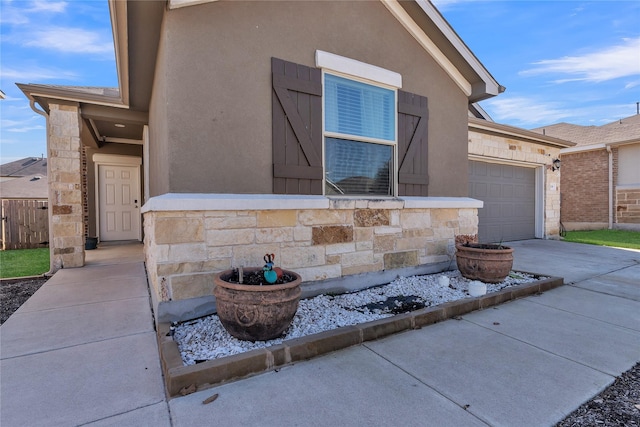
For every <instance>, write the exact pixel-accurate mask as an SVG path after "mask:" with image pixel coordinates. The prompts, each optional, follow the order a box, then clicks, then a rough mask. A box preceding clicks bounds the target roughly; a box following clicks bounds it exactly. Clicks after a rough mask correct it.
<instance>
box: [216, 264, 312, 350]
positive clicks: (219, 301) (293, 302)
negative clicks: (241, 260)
mask: <svg viewBox="0 0 640 427" xmlns="http://www.w3.org/2000/svg"><path fill="white" fill-rule="evenodd" d="M256 270H262V269H261V268H246V267H245V269H244V271H245V272H246V273H247V274H248V273H250V272H253V271H256ZM284 273H285V274H288V275H291V276H293V277H295V280H293V281H291V282H288V283H284V284H281V285H264V286H255V285H240V284H237V283H229V282H227V281H226V280H227V279H228V278H229V277H231V275H232V270H226V271H223V272H221V273H218V274H216V275H215V277H214V283H215V287H214V288H213V295H215V297H216V307H217V311H218V317H219V318H220V322H222V326H224V328H225V329H226V330H227V332H229V333H230V334H231V335H232V336H234V337H236V338H238V339H241V340H245V341H266V340H270V339H274V338H278V337H279V336H280V335H282V333H283V332H284V331H285V330H286V329H287V328H288V327H289V325H290V324H291V322H292V321H293V317H294V316H295V314H296V311H297V310H298V301H299V300H300V294H301V293H302V291H301V290H300V282H301V281H302V279H301V277H300V275H299V274H297V273H294V272H292V271H287V270H284Z"/></svg>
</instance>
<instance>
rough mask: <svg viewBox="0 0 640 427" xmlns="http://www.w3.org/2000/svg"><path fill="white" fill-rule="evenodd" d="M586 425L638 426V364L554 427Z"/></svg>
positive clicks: (639, 375)
mask: <svg viewBox="0 0 640 427" xmlns="http://www.w3.org/2000/svg"><path fill="white" fill-rule="evenodd" d="M587 426H589V427H591V426H602V427H622V426H625V427H635V426H640V363H637V364H636V365H635V366H634V367H633V368H631V369H630V370H628V371H627V372H625V373H624V374H622V375H620V376H619V377H618V378H616V380H615V381H614V382H613V384H611V385H610V386H609V387H607V388H606V389H605V390H604V391H603V392H602V393H600V394H599V395H597V396H596V397H594V398H593V399H591V400H590V401H588V402H587V403H585V404H583V405H582V406H580V407H579V408H578V409H576V410H575V411H573V412H572V413H571V414H570V415H569V416H568V417H567V418H565V419H564V420H562V421H561V422H559V423H558V424H556V427H587Z"/></svg>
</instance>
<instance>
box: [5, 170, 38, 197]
mask: <svg viewBox="0 0 640 427" xmlns="http://www.w3.org/2000/svg"><path fill="white" fill-rule="evenodd" d="M0 197H2V198H3V199H47V198H48V197H49V183H48V182H47V176H46V175H29V176H23V177H20V178H16V179H12V180H10V181H2V182H0Z"/></svg>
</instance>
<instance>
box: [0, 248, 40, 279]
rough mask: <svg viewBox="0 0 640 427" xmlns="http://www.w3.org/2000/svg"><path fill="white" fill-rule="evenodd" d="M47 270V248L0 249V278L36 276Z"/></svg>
mask: <svg viewBox="0 0 640 427" xmlns="http://www.w3.org/2000/svg"><path fill="white" fill-rule="evenodd" d="M47 271H49V248H37V249H16V250H11V251H0V278H2V279H6V278H7V277H26V276H37V275H40V274H44V273H46V272H47Z"/></svg>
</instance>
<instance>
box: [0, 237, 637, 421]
mask: <svg viewBox="0 0 640 427" xmlns="http://www.w3.org/2000/svg"><path fill="white" fill-rule="evenodd" d="M510 245H511V246H513V247H515V249H516V250H515V258H516V259H515V265H514V268H515V269H519V270H525V271H531V272H538V273H544V274H550V275H556V276H561V277H565V282H566V283H570V284H571V285H570V286H563V287H561V288H558V289H556V290H553V291H549V292H546V293H544V294H543V295H539V296H532V297H528V298H525V299H521V300H517V301H514V302H511V303H507V304H503V305H501V306H498V307H495V308H493V309H488V310H484V311H477V312H474V313H471V314H468V315H465V316H464V317H463V318H462V319H461V320H449V321H445V322H442V323H438V324H435V325H432V326H429V327H425V328H423V329H421V330H416V331H410V332H406V333H402V334H398V335H394V336H390V337H388V338H385V339H382V340H379V341H374V342H369V343H367V344H365V345H361V346H357V347H352V348H349V349H346V350H343V351H339V352H336V353H332V354H329V355H327V356H324V357H320V358H317V359H314V360H310V361H307V362H303V363H298V364H295V365H292V366H288V367H286V368H283V369H281V370H279V371H278V372H269V373H266V374H262V375H258V376H255V377H252V378H248V379H245V380H242V381H237V382H233V383H229V384H226V385H222V386H218V387H215V388H211V389H208V390H204V391H201V392H197V393H194V394H191V395H189V396H185V397H180V398H176V399H172V400H170V401H169V402H168V403H167V402H166V401H165V396H164V392H163V385H162V378H161V373H160V367H159V362H158V355H157V346H156V343H155V336H154V331H153V324H152V319H151V311H150V308H149V302H148V292H147V289H146V280H145V275H144V267H143V264H142V258H141V247H140V246H139V245H137V246H133V247H128V246H127V247H125V246H123V247H101V248H99V249H98V250H96V251H90V252H87V259H88V260H89V263H88V265H87V266H86V267H84V268H82V269H69V270H62V271H60V272H58V273H57V274H56V275H55V276H54V277H53V278H52V279H51V280H49V281H48V282H47V283H46V284H45V285H44V286H43V287H42V288H41V289H40V290H39V291H38V292H36V294H35V295H34V296H33V297H32V298H31V299H30V300H29V301H28V302H27V303H26V304H25V305H23V306H22V307H21V308H20V310H18V311H17V312H16V313H15V314H14V315H13V316H12V317H11V318H10V319H9V320H8V321H7V322H6V323H5V324H4V325H2V327H0V335H1V345H2V346H1V348H0V355H1V359H2V360H1V362H0V369H1V371H0V374H1V377H0V382H1V395H0V405H1V406H0V425H2V426H3V427H5V426H26V425H29V426H35V425H46V426H51V425H64V426H67V425H84V424H89V425H100V426H103V425H118V426H128V425H131V426H146V425H153V426H168V425H173V426H200V425H213V424H215V425H224V426H241V425H242V426H283V425H299V426H312V425H317V426H325V425H330V426H333V425H340V426H361V425H403V426H413V425H415V426H429V425H433V426H447V425H451V426H475V425H478V426H486V425H491V426H514V425H518V426H529V425H531V426H545V425H553V424H554V423H556V422H557V421H559V420H561V419H562V418H564V417H565V416H566V415H567V414H569V413H570V412H572V411H573V410H574V409H576V408H577V407H578V406H579V405H580V404H581V403H583V402H584V401H586V400H588V399H589V398H591V397H592V396H594V395H595V394H597V393H598V392H600V391H601V390H602V389H603V388H605V387H606V386H607V385H609V384H610V383H611V382H612V381H613V380H614V378H615V376H617V375H619V374H620V373H622V372H624V371H626V370H628V369H629V368H631V367H632V366H633V365H634V364H635V363H636V362H638V361H640V252H638V251H628V250H621V249H612V248H602V247H596V246H588V245H578V244H571V243H566V242H557V241H545V240H529V241H523V242H514V243H512V244H510ZM109 251H112V252H111V255H107V254H106V253H107V252H109ZM119 251H132V252H131V253H128V254H125V256H124V257H121V252H119ZM213 394H218V395H219V397H218V399H217V400H215V402H213V403H210V404H208V405H203V404H202V401H203V400H205V399H206V398H208V397H210V396H212V395H213Z"/></svg>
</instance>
